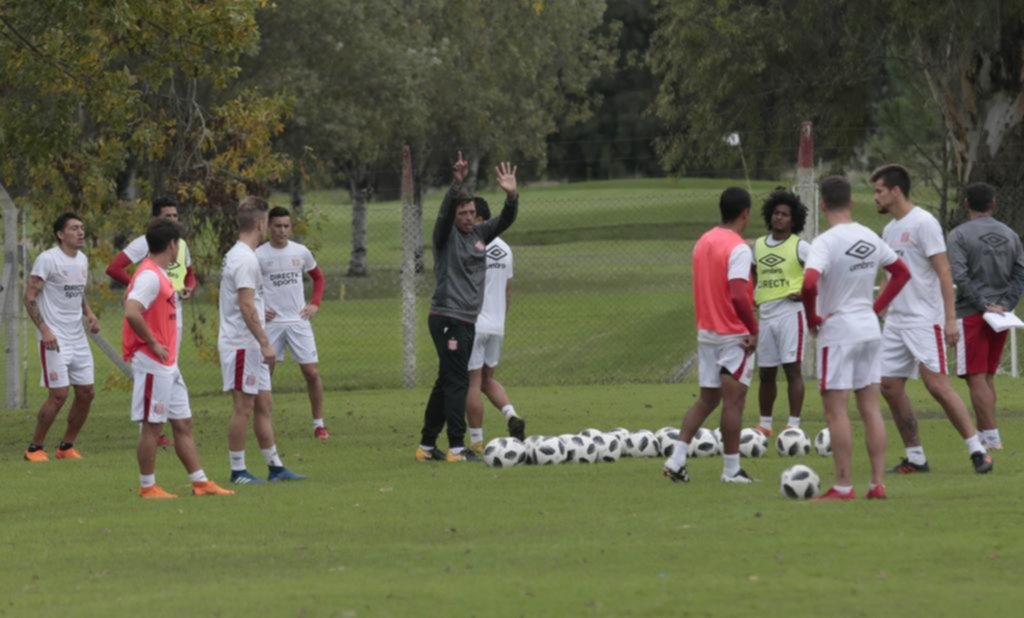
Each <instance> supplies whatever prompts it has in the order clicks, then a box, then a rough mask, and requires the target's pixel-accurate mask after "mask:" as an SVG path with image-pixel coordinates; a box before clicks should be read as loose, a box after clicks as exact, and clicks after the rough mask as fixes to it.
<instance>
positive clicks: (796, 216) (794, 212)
mask: <svg viewBox="0 0 1024 618" xmlns="http://www.w3.org/2000/svg"><path fill="white" fill-rule="evenodd" d="M780 204H785V205H786V206H789V214H790V217H791V218H792V220H793V233H794V234H799V233H800V232H802V231H804V226H805V225H806V224H807V207H806V206H804V203H803V202H801V201H800V197H799V196H797V194H795V193H793V192H792V191H786V190H785V189H783V188H782V187H779V188H777V189H775V191H772V193H771V195H769V196H768V198H767V199H766V200H765V201H764V204H763V205H762V206H761V216H762V217H764V224H765V226H766V227H767V228H768V229H769V230H771V229H772V215H774V214H775V207H776V206H779V205H780Z"/></svg>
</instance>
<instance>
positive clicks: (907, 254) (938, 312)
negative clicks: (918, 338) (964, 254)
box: [882, 206, 946, 328]
mask: <svg viewBox="0 0 1024 618" xmlns="http://www.w3.org/2000/svg"><path fill="white" fill-rule="evenodd" d="M882 238H883V239H884V240H885V242H886V243H887V244H888V245H889V246H890V247H892V248H893V250H894V251H895V252H896V255H898V256H900V258H901V259H902V260H903V261H904V262H905V263H906V264H907V268H908V269H910V276H911V278H910V281H909V282H908V283H907V285H906V286H905V287H904V288H903V289H902V290H901V291H900V293H899V294H897V295H896V298H894V299H893V301H892V304H890V305H889V310H888V312H886V314H885V323H886V324H887V325H889V326H892V327H899V328H907V327H916V326H927V327H928V328H931V327H933V326H936V325H939V326H941V325H943V324H945V315H946V312H945V308H944V306H943V304H942V288H941V287H940V286H939V275H938V274H937V273H936V272H935V269H934V268H932V263H931V262H930V261H929V260H928V258H930V257H931V256H933V255H937V254H939V253H945V252H946V239H945V238H944V237H943V235H942V226H941V225H939V222H938V220H937V219H936V218H935V217H933V216H932V215H931V213H929V212H928V211H927V210H925V209H923V208H919V207H917V206H915V207H914V208H913V209H912V210H911V211H910V212H908V213H907V214H906V216H904V217H903V218H902V219H893V220H892V221H890V222H889V224H888V225H886V226H885V229H884V230H883V231H882Z"/></svg>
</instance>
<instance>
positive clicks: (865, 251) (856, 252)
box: [846, 240, 877, 260]
mask: <svg viewBox="0 0 1024 618" xmlns="http://www.w3.org/2000/svg"><path fill="white" fill-rule="evenodd" d="M876 249H877V247H875V246H874V245H873V244H871V243H869V242H865V241H863V240H858V241H857V242H855V243H853V246H852V247H850V248H849V249H847V250H846V255H848V256H850V257H852V258H857V259H858V260H863V259H865V258H867V257H868V256H869V255H871V254H872V253H874V252H875V250H876Z"/></svg>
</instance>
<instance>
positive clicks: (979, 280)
mask: <svg viewBox="0 0 1024 618" xmlns="http://www.w3.org/2000/svg"><path fill="white" fill-rule="evenodd" d="M947 251H948V253H949V266H950V269H951V270H952V272H953V282H954V283H956V287H957V290H956V317H958V318H962V317H964V316H967V315H971V314H974V313H984V311H985V307H986V306H987V305H1001V306H1002V307H1003V308H1004V309H1006V310H1007V311H1010V310H1011V309H1013V308H1014V307H1016V306H1017V302H1018V301H1019V300H1020V296H1021V293H1022V292H1024V249H1022V248H1021V240H1020V236H1018V235H1017V233H1016V232H1014V231H1013V230H1012V229H1010V227H1009V226H1007V225H1005V224H1003V223H1000V222H999V221H996V220H995V219H994V218H993V217H978V218H976V219H972V220H970V221H967V222H965V223H961V224H960V225H958V226H957V227H956V228H954V229H953V231H952V232H950V233H949V241H948V243H947Z"/></svg>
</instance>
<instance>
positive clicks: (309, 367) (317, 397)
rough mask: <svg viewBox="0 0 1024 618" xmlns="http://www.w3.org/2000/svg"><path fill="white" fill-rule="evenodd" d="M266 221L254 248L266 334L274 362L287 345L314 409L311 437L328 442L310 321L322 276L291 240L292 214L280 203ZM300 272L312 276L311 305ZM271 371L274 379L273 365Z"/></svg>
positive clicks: (310, 257)
mask: <svg viewBox="0 0 1024 618" xmlns="http://www.w3.org/2000/svg"><path fill="white" fill-rule="evenodd" d="M269 220H270V242H267V243H263V244H262V245H260V247H259V248H258V249H256V257H257V258H259V260H260V270H261V271H263V290H264V292H265V293H266V303H267V315H266V318H267V337H269V338H270V345H271V346H272V347H273V348H274V354H275V355H276V356H277V360H278V361H281V360H284V356H285V347H286V346H287V348H288V349H290V350H291V351H292V355H293V356H294V357H295V361H296V362H297V363H298V364H299V369H300V370H301V371H302V377H304V378H305V379H306V392H307V393H308V394H309V405H310V408H311V409H312V412H313V436H314V437H316V438H319V439H321V440H326V439H328V438H329V437H330V436H331V434H330V433H328V431H327V427H325V426H324V385H323V382H322V381H321V380H320V368H319V359H318V357H317V352H316V339H315V338H314V337H313V326H312V325H311V324H310V320H312V319H313V316H314V315H316V312H317V311H319V310H320V303H321V301H322V300H323V297H324V276H323V273H321V272H320V267H318V266H317V265H316V260H315V259H313V253H312V252H310V250H309V249H308V248H307V247H306V246H305V245H301V244H299V243H297V242H293V241H292V240H291V237H292V218H291V213H289V212H288V210H287V209H286V208H281V207H280V206H278V207H275V208H271V209H270V216H269ZM303 273H308V274H309V278H310V279H312V280H313V298H312V299H311V300H310V301H309V304H306V294H305V290H304V289H303V287H302V274H303ZM274 364H275V365H276V364H277V363H276V362H275V363H274ZM270 374H271V377H273V374H274V366H273V365H272V366H271V367H270Z"/></svg>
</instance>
